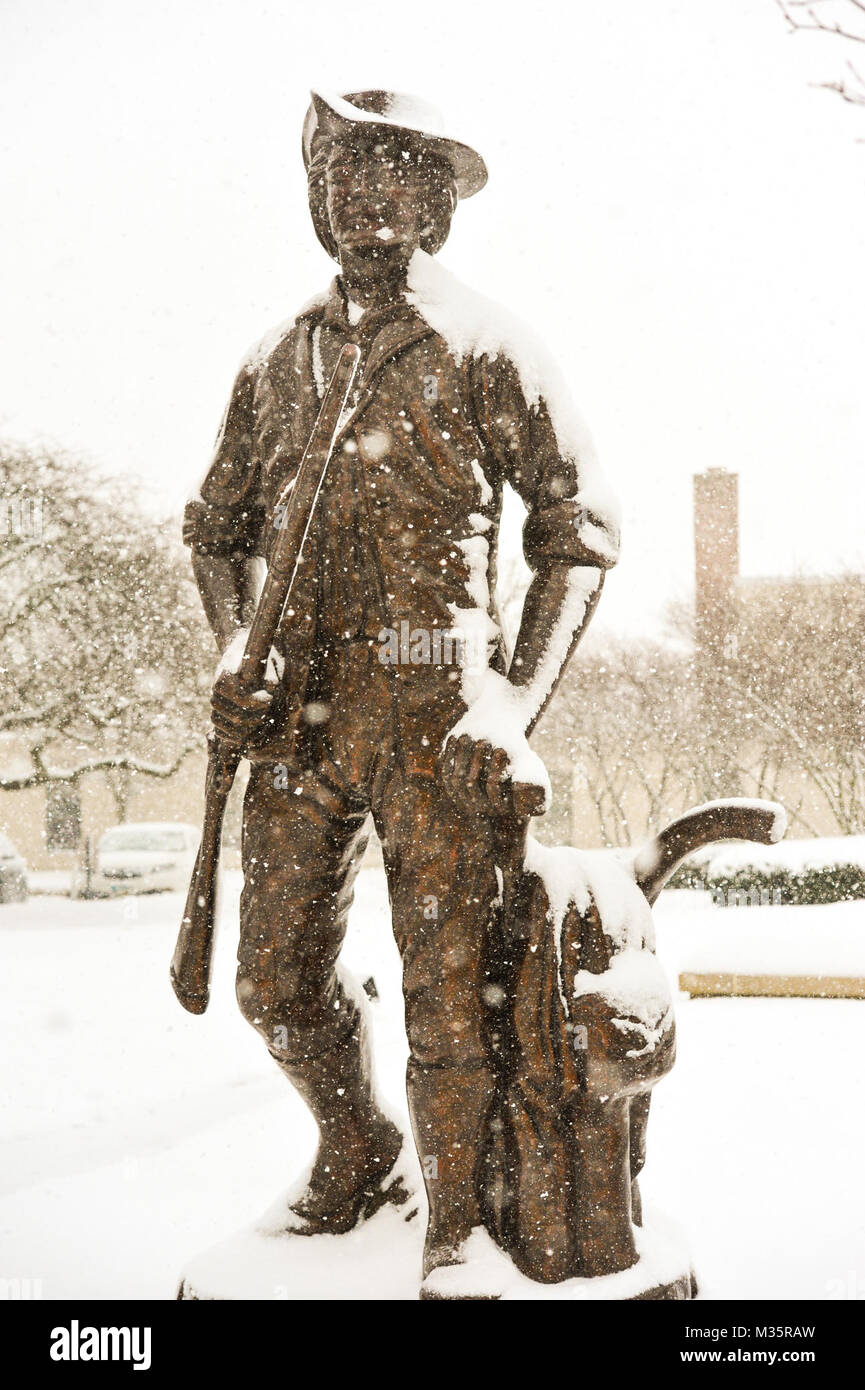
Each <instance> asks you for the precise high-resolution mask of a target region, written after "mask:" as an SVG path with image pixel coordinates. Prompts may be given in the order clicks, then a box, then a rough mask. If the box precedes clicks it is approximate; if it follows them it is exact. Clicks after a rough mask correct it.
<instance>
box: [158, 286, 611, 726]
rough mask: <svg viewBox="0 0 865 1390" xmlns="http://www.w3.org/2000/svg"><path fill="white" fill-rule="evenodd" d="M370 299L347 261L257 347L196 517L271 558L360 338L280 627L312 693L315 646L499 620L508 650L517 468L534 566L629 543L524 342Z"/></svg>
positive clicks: (224, 548)
mask: <svg viewBox="0 0 865 1390" xmlns="http://www.w3.org/2000/svg"><path fill="white" fill-rule="evenodd" d="M352 310H353V306H350V305H349V304H347V302H346V299H345V297H344V295H343V292H342V289H341V286H340V282H339V280H338V279H337V280H335V281H334V282H333V284H332V286H331V288H330V291H329V293H328V294H327V295H326V297H324V298H323V299H320V300H318V301H317V302H314V303H313V304H312V305H311V306H309V307H308V308H306V309H305V310H303V311H302V312H301V313H300V314H299V315H298V316H297V318H296V319H295V320H294V321H293V322H292V323H291V324H289V325H287V326H285V327H284V328H283V329H282V330H277V331H276V332H275V333H274V334H272V335H271V336H270V338H269V339H266V340H265V341H264V342H263V343H262V344H261V345H260V346H259V347H258V348H257V349H256V350H255V351H254V352H253V353H252V354H250V356H249V357H248V358H247V360H246V361H245V362H244V363H243V365H242V367H241V369H240V371H239V373H238V375H237V378H236V381H235V383H234V388H233V391H232V395H231V399H230V402H229V405H228V408H227V410H226V413H225V417H224V419H223V422H222V427H221V429H220V432H219V436H218V439H217V444H216V449H215V454H214V457H213V461H212V463H211V465H210V467H209V469H208V471H207V473H206V476H205V478H204V480H203V482H202V484H201V487H200V492H199V495H198V496H196V497H195V498H193V499H192V500H191V501H190V502H189V503H188V504H187V508H186V515H185V519H184V536H185V539H186V541H187V543H188V544H189V545H191V546H192V547H193V549H194V550H196V551H197V552H198V553H199V554H204V555H208V554H210V555H230V554H238V555H246V556H262V557H264V558H265V560H266V559H267V556H268V553H269V550H270V547H271V545H272V543H273V540H274V539H275V537H276V535H277V533H278V527H279V524H280V518H281V517H282V516H283V515H284V508H285V506H286V503H287V501H288V499H289V498H290V491H291V487H292V485H293V481H294V479H295V477H296V473H297V469H298V466H299V463H300V460H301V458H302V455H303V451H304V448H305V446H306V443H307V441H308V439H309V435H310V433H311V431H312V427H313V424H314V421H315V418H316V414H317V412H318V409H319V406H320V402H321V396H322V394H323V390H324V387H325V385H326V382H327V380H328V379H329V375H330V372H331V371H332V369H333V366H334V364H335V361H336V358H337V355H338V352H339V349H340V347H341V346H342V345H343V343H345V342H346V341H353V342H356V343H358V345H359V346H360V348H361V353H362V356H361V363H360V371H359V377H360V384H359V387H358V388H357V389H356V391H355V394H354V398H353V401H352V402H351V408H350V410H349V411H348V412H347V414H346V415H345V417H344V419H343V422H342V425H341V428H340V432H339V435H338V436H337V441H336V445H335V448H334V451H333V455H332V459H331V463H330V466H329V469H328V474H327V478H326V482H325V486H324V488H323V490H322V493H321V494H320V496H319V500H318V504H317V508H316V513H315V517H314V522H313V525H312V527H311V530H310V535H309V538H308V541H307V543H306V545H305V547H304V556H303V562H302V564H301V566H300V569H299V571H298V575H297V577H296V581H295V586H294V589H293V592H292V598H291V602H290V605H289V609H288V612H287V616H286V620H285V622H284V625H283V627H284V631H283V632H282V634H281V637H280V642H279V644H278V645H279V646H281V648H282V653H281V654H282V655H283V656H284V657H285V660H286V672H287V674H286V683H287V684H290V686H291V687H292V689H293V691H294V692H295V699H296V700H298V701H302V699H303V698H304V690H305V687H306V673H307V672H308V670H309V667H310V661H311V657H312V653H313V652H314V650H316V649H320V648H321V647H322V646H324V647H326V646H328V645H330V644H334V643H342V642H346V641H351V640H354V639H367V640H370V641H373V642H376V641H378V642H381V641H383V640H384V634H385V633H386V632H387V631H388V630H390V631H391V632H393V633H397V634H401V635H402V637H403V639H405V637H406V634H413V633H418V632H421V633H424V632H425V633H426V634H428V635H429V636H430V637H432V636H433V635H434V634H435V633H436V632H438V633H439V634H442V633H448V632H453V631H454V630H456V631H457V632H462V631H464V630H470V631H471V632H473V633H474V634H477V633H478V631H479V630H482V631H483V633H484V639H483V640H487V638H488V639H489V647H488V659H489V662H490V664H491V665H493V666H497V667H498V668H499V669H501V668H502V662H503V660H504V651H503V641H502V636H501V627H500V623H499V620H498V615H497V613H496V610H495V600H494V592H495V580H496V555H497V545H498V530H499V519H500V513H501V505H502V491H503V487H504V484H505V483H506V482H507V483H510V484H511V486H512V487H513V488H514V489H515V490H516V492H517V493H518V494H519V496H520V497H521V498H522V501H523V502H524V504H525V507H526V510H527V517H526V521H525V524H524V528H523V550H524V553H525V557H526V560H527V562H528V564H529V566H530V568H531V569H532V570H534V571H537V570H538V569H539V568H541V567H542V566H544V565H545V564H549V563H554V562H564V563H568V562H570V563H571V564H583V565H585V564H587V563H591V556H592V549H593V547H594V548H595V549H596V550H597V552H598V553H597V563H598V565H599V566H603V567H604V568H606V567H607V566H608V565H609V564H611V563H613V561H614V559H615V552H616V548H617V544H618V536H617V533H616V526H615V521H614V520H613V519H612V517H610V516H605V515H603V514H599V508H598V506H597V505H595V504H594V503H590V504H589V505H587V504H586V500H585V496H584V490H583V489H582V486H581V485H582V481H583V480H582V477H581V472H582V460H581V458H580V457H579V456H578V451H577V450H575V449H573V448H562V447H561V446H560V443H559V440H558V438H557V434H556V430H555V429H554V427H553V422H552V419H551V414H550V409H549V407H548V403H547V401H546V400H545V399H544V398H543V396H539V397H538V398H537V399H536V400H535V401H534V402H531V403H530V401H529V400H527V395H526V391H525V389H524V386H523V382H522V380H521V375H520V370H519V368H518V366H517V365H516V364H515V362H514V361H513V360H512V357H511V356H510V355H509V354H508V353H507V352H506V351H497V352H490V351H484V352H480V353H478V352H463V353H461V352H458V351H457V352H455V351H454V348H453V346H452V345H451V343H450V342H449V341H448V339H447V338H446V337H445V336H443V334H442V333H441V332H437V331H436V330H435V328H434V327H433V326H432V324H431V323H430V322H429V320H428V319H427V318H426V317H425V316H424V314H423V313H422V312H421V310H420V309H419V308H417V307H416V306H415V305H412V304H410V303H409V302H407V301H404V302H401V303H400V304H399V305H397V306H392V307H389V308H388V309H387V310H382V311H372V310H368V311H367V312H366V313H365V314H363V316H362V317H361V318H360V319H359V321H358V322H357V323H354V324H353V323H352V322H351V319H352V318H353V317H355V315H354V314H353V313H352ZM589 447H590V443H589ZM479 618H480V619H481V620H482V624H483V627H482V629H479V628H478V619H479ZM406 625H407V626H406ZM423 650H425V651H426V650H436V649H435V648H428V647H424V648H423ZM446 650H447V649H446ZM419 651H421V648H419V647H418V646H415V653H416V657H417V653H418V652H419ZM402 653H403V658H405V641H403V649H402ZM412 664H414V663H412ZM401 674H402V675H403V676H405V675H407V674H408V672H401ZM415 678H416V679H418V680H420V681H421V683H422V684H423V685H424V687H425V688H426V689H427V691H428V693H429V694H430V695H431V694H432V692H433V689H434V688H436V687H438V689H439V691H440V694H442V695H444V693H445V688H447V689H448V690H449V692H450V695H451V697H452V698H450V699H447V700H446V704H448V705H451V706H452V709H453V713H454V714H456V715H457V717H458V710H459V704H460V686H459V683H458V682H457V683H456V686H455V685H454V673H453V671H450V670H447V669H445V668H444V667H443V666H442V665H440V664H436V663H435V661H430V658H429V656H427V657H426V660H424V657H423V655H420V656H419V657H417V666H416V672H415ZM443 682H444V683H445V686H443V685H442V683H443Z"/></svg>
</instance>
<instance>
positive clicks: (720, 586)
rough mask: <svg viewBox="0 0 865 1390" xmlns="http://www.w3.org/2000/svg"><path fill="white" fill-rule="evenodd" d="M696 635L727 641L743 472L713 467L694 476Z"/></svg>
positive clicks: (705, 640)
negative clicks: (741, 473) (740, 481)
mask: <svg viewBox="0 0 865 1390" xmlns="http://www.w3.org/2000/svg"><path fill="white" fill-rule="evenodd" d="M694 555H695V562H696V568H695V579H696V591H697V593H696V612H697V638H698V641H699V643H700V645H701V646H703V647H706V646H713V645H715V644H716V643H718V642H720V641H723V638H724V634H725V631H726V628H727V626H728V614H729V612H730V607H731V604H732V599H733V590H734V588H735V584H736V580H737V579H738V577H739V475H738V473H728V472H727V471H726V469H724V468H710V469H709V470H708V472H706V473H695V475H694Z"/></svg>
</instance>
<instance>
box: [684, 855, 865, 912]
mask: <svg viewBox="0 0 865 1390" xmlns="http://www.w3.org/2000/svg"><path fill="white" fill-rule="evenodd" d="M667 886H668V887H669V888H691V889H702V890H703V891H704V892H707V893H712V894H713V895H715V896H716V897H717V898H718V900H719V901H721V900H722V899H721V895H723V901H724V902H725V903H726V904H728V905H729V906H733V905H741V906H746V905H749V904H753V905H758V904H760V903H784V904H787V905H789V906H804V905H807V904H813V903H844V902H853V901H854V900H856V899H858V898H865V868H862V867H861V866H860V865H858V864H827V865H826V866H825V867H823V868H819V869H801V870H799V871H798V872H797V871H794V870H792V869H762V868H756V867H754V868H752V867H749V866H748V865H744V866H743V867H742V868H741V869H737V870H736V872H735V873H727V874H724V873H718V874H713V873H712V872H711V867H709V866H705V865H703V866H700V865H688V864H683V865H682V866H681V868H679V869H677V870H676V872H675V874H674V875H673V877H672V878H671V879H670V882H669V884H668V885H667Z"/></svg>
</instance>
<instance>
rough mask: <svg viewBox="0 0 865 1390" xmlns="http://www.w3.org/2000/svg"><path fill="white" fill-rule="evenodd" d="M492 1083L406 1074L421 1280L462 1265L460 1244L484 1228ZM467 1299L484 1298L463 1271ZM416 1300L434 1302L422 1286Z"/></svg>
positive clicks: (483, 1074)
mask: <svg viewBox="0 0 865 1390" xmlns="http://www.w3.org/2000/svg"><path fill="white" fill-rule="evenodd" d="M493 1091H494V1083H493V1078H492V1076H491V1074H490V1072H489V1071H488V1070H487V1069H486V1068H485V1067H482V1068H475V1069H471V1070H470V1069H467V1068H466V1069H464V1068H459V1067H423V1066H420V1065H418V1064H417V1063H416V1062H414V1061H412V1062H410V1063H409V1069H408V1098H409V1108H410V1110H411V1117H412V1127H413V1130H414V1137H415V1143H416V1145H417V1151H418V1156H419V1158H420V1162H421V1168H422V1170H423V1175H424V1182H425V1184H426V1190H427V1197H428V1199H429V1223H428V1226H427V1234H426V1242H425V1244H424V1256H423V1277H424V1280H426V1279H427V1278H428V1276H429V1275H430V1274H431V1273H432V1272H433V1270H435V1269H439V1268H441V1266H443V1265H464V1264H467V1263H468V1261H467V1257H466V1253H465V1244H466V1242H467V1240H468V1239H469V1237H470V1236H471V1233H472V1231H473V1230H474V1229H475V1228H476V1227H479V1226H482V1225H483V1220H482V1217H481V1207H480V1182H481V1176H482V1170H483V1160H484V1133H485V1120H486V1117H487V1113H488V1111H489V1107H490V1102H491V1100H492V1097H493ZM466 1276H467V1278H466V1279H465V1280H461V1285H465V1287H466V1289H467V1292H466V1293H465V1294H464V1295H461V1296H464V1297H467V1298H485V1297H488V1296H489V1295H488V1294H486V1293H485V1292H484V1290H483V1288H482V1287H480V1286H479V1287H478V1288H477V1290H475V1289H474V1288H473V1287H471V1286H472V1278H471V1270H470V1269H467V1270H466ZM420 1296H421V1298H435V1297H438V1295H437V1294H434V1293H432V1292H430V1291H425V1289H424V1286H423V1285H422V1286H421V1292H420Z"/></svg>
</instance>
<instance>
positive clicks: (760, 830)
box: [633, 798, 787, 906]
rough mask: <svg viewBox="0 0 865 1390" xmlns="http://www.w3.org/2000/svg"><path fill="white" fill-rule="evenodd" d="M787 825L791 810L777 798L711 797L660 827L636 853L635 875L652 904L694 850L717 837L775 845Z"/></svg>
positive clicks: (640, 887) (710, 842)
mask: <svg viewBox="0 0 865 1390" xmlns="http://www.w3.org/2000/svg"><path fill="white" fill-rule="evenodd" d="M786 829H787V813H786V811H785V810H784V807H783V806H780V805H779V804H778V802H777V801H750V800H748V799H747V798H734V799H733V800H730V801H709V802H707V803H706V805H705V806H696V807H695V808H694V810H693V811H688V812H686V814H685V815H684V816H680V817H679V819H678V820H674V821H673V822H672V823H671V824H670V825H668V826H667V827H666V829H664V830H661V831H659V833H658V834H657V835H656V836H655V837H654V839H652V840H649V841H648V842H647V843H646V844H645V845H644V846H643V848H642V849H640V850H638V851H637V853H636V855H635V856H634V861H633V862H634V878H635V879H636V881H637V887H638V888H639V889H640V890H641V891H642V892H643V893H644V895H645V897H646V900H647V901H648V903H649V905H650V906H651V904H652V903H653V902H654V901H655V899H656V898H657V896H658V894H659V893H660V891H661V889H662V888H663V886H664V884H665V883H666V882H667V879H668V878H669V877H670V875H671V874H673V873H674V872H675V871H676V869H677V868H678V866H679V865H680V864H681V862H682V860H683V859H686V858H687V857H688V855H689V854H693V853H694V850H697V849H702V848H703V847H704V846H705V845H710V844H712V843H713V841H715V840H757V841H758V842H759V843H760V844H761V845H774V844H776V843H777V842H778V840H780V839H782V838H783V835H784V832H785V830H786Z"/></svg>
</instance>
